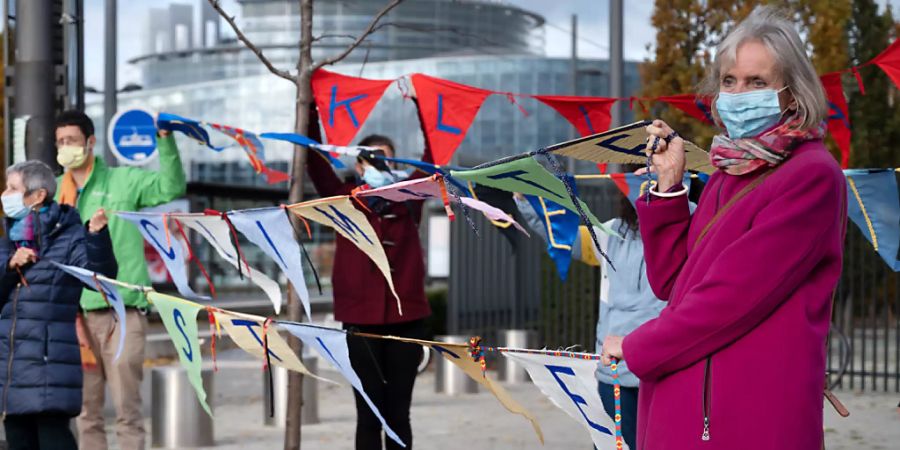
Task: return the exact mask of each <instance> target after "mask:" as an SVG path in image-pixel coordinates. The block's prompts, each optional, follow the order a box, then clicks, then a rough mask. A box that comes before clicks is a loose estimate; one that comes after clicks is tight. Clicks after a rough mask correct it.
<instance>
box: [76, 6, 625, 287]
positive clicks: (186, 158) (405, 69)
mask: <svg viewBox="0 0 900 450" xmlns="http://www.w3.org/2000/svg"><path fill="white" fill-rule="evenodd" d="M239 3H240V5H241V7H242V15H241V21H240V23H241V25H242V26H243V27H244V29H245V31H246V33H247V36H248V38H250V39H251V40H253V41H254V42H256V44H258V45H259V46H260V47H262V48H264V51H265V54H266V55H267V56H268V57H269V58H271V59H272V60H273V61H274V62H275V63H276V64H278V65H279V66H281V67H284V68H289V67H292V66H293V65H294V64H295V63H294V61H295V58H296V55H297V48H296V41H297V36H298V30H297V26H298V24H299V19H298V14H297V12H296V10H295V9H294V8H295V7H296V6H295V5H296V3H297V2H295V1H290V0H279V1H275V0H240V1H239ZM383 5H384V1H383V0H353V1H352V2H351V1H340V0H335V1H328V2H318V3H317V4H316V10H315V14H316V16H315V22H314V23H315V24H316V34H317V35H319V34H327V35H336V36H337V35H355V34H358V33H359V32H360V31H361V30H362V29H363V28H364V27H365V26H366V25H367V24H368V22H369V20H371V17H372V15H374V14H375V12H376V11H377V10H378V9H379V8H380V7H382V6H383ZM201 8H204V9H203V10H202V11H201V13H200V14H199V17H200V22H201V24H200V32H199V33H194V31H193V30H192V29H190V28H189V26H190V23H188V22H189V21H183V20H178V21H176V20H174V18H173V17H172V16H175V15H179V14H180V15H184V12H182V11H173V10H170V11H169V12H168V15H169V18H170V21H169V23H167V22H166V21H165V20H160V17H164V16H165V14H162V13H157V14H151V15H150V17H149V18H148V23H147V30H148V36H147V39H148V40H149V44H148V46H147V47H146V49H147V50H148V51H149V50H152V51H151V52H148V54H146V55H144V56H141V57H139V58H136V59H135V60H133V61H132V63H133V64H137V65H139V66H140V67H141V72H142V74H143V77H144V79H143V83H142V84H143V86H144V89H143V90H141V91H136V92H128V93H123V94H121V95H120V96H119V110H126V109H131V108H143V109H146V110H148V111H151V112H169V113H174V114H178V115H182V116H185V117H190V118H193V119H198V120H202V121H206V122H212V123H221V124H226V125H231V126H236V127H240V128H243V129H246V130H249V131H254V132H257V133H261V132H293V129H294V126H293V124H294V106H295V101H294V98H295V90H294V85H293V84H292V83H290V82H288V81H285V80H282V79H280V78H278V77H275V76H274V75H271V74H269V73H268V72H267V71H266V69H265V67H264V66H263V65H262V63H260V62H259V61H258V60H257V59H256V56H255V55H253V54H252V53H251V52H249V51H247V50H246V49H245V48H244V47H243V46H242V44H240V43H238V42H234V41H233V40H228V39H227V38H225V39H222V38H220V33H219V24H218V18H217V17H216V16H215V12H213V13H212V14H210V11H209V7H208V5H207V4H206V2H205V1H202V2H201ZM182 19H183V17H182ZM386 22H389V23H395V24H399V26H393V25H391V26H386V27H384V28H383V29H380V30H379V31H378V32H377V33H375V34H374V35H372V38H371V41H372V44H371V45H368V44H364V45H363V46H361V47H360V48H359V49H357V50H356V51H354V52H353V53H351V55H350V57H349V58H348V59H347V60H345V61H344V62H342V63H340V64H338V65H335V66H332V67H328V68H327V70H330V71H334V72H338V73H342V74H345V75H351V76H358V77H365V78H371V79H392V80H393V79H397V80H398V81H396V82H395V83H394V84H393V85H392V86H391V87H389V88H388V89H387V91H386V92H385V94H384V97H383V98H382V99H381V100H380V102H379V103H378V105H377V106H376V107H375V109H374V110H373V111H372V113H371V114H370V116H369V118H368V120H367V121H366V122H365V124H364V125H363V126H362V127H361V129H360V130H359V133H358V134H357V140H358V139H361V138H362V137H364V136H366V135H368V134H371V133H378V134H383V135H387V136H389V137H391V138H392V139H393V140H394V142H395V143H396V145H397V150H398V151H397V154H398V156H399V157H403V158H414V159H418V158H420V157H421V155H422V153H423V150H424V139H423V136H422V133H421V130H420V126H419V120H418V117H417V115H416V110H415V106H414V104H413V102H412V101H410V100H408V99H406V98H405V97H404V95H403V93H404V92H408V91H409V87H410V82H409V80H408V79H406V78H404V77H406V76H408V75H411V74H413V73H424V74H427V75H431V76H434V77H439V78H445V79H449V80H452V81H455V82H458V83H463V84H467V85H471V86H475V87H479V88H482V89H487V90H492V91H498V92H500V94H497V95H491V96H490V97H488V98H487V100H486V101H485V102H484V104H483V106H482V108H481V109H480V111H479V113H478V115H477V116H476V118H475V121H474V122H473V124H472V126H471V127H470V128H469V131H468V133H467V135H466V138H465V140H464V141H463V143H462V144H461V146H460V147H459V149H458V150H457V152H456V154H455V155H454V157H453V160H452V163H453V164H456V165H460V166H473V165H475V164H478V163H481V162H485V161H489V160H493V159H497V158H501V157H503V156H507V155H511V154H516V153H522V152H526V151H530V150H536V149H539V148H541V147H545V146H547V145H550V144H554V143H557V142H561V141H564V140H567V139H570V138H572V137H574V136H575V131H574V128H573V127H572V126H571V125H570V124H569V123H568V122H567V121H566V120H565V119H564V118H562V117H561V116H560V115H559V114H558V113H557V112H556V111H554V110H553V109H552V108H550V107H548V106H546V105H544V104H542V103H540V102H538V101H537V100H534V99H532V98H530V97H528V96H527V94H531V95H538V94H547V95H572V94H573V92H572V86H571V82H572V81H571V80H572V66H571V61H570V60H569V59H567V58H549V57H546V56H543V55H542V54H541V51H540V49H541V48H543V25H544V19H543V18H542V17H540V16H538V15H536V14H533V13H531V12H528V11H523V10H521V9H518V8H515V7H511V6H508V5H506V4H504V3H502V2H499V1H487V0H485V1H476V0H416V1H414V2H407V3H404V4H403V5H402V6H400V7H398V8H397V9H396V10H395V11H394V12H392V13H391V15H389V16H388V17H387V19H386ZM428 29H433V30H445V31H433V32H423V31H422V30H428ZM179 30H180V31H179ZM446 30H452V31H446ZM192 35H200V36H201V37H202V39H201V40H199V41H197V43H196V45H194V46H192V47H190V48H185V47H186V45H187V41H185V36H192ZM179 36H180V37H181V38H178V37H179ZM329 39H330V40H331V41H330V43H329ZM346 42H347V39H342V38H340V37H334V38H323V39H321V40H320V41H317V42H316V43H315V45H314V47H313V49H314V57H316V58H321V57H323V56H325V55H328V54H332V53H334V52H336V51H337V48H338V47H343V46H344V45H346ZM367 42H368V41H367ZM637 69H638V68H637V64H636V63H634V62H627V63H626V64H625V69H624V70H625V77H624V80H625V86H624V87H625V89H624V92H625V95H626V96H630V95H633V94H634V93H636V92H637V91H638V88H639V75H638V70H637ZM608 86H609V62H608V61H606V60H596V59H582V60H580V61H579V66H578V90H577V92H576V94H577V95H585V96H599V97H602V96H607V95H608V93H609V90H608ZM507 92H512V93H516V94H526V95H519V96H515V97H509V96H507V95H505V93H507ZM511 98H512V99H514V100H515V103H513V102H512V101H511V100H510V99H511ZM99 100H100V99H98V101H96V102H94V103H88V105H87V108H86V112H87V113H88V115H89V116H91V117H92V118H93V119H94V122H95V124H96V128H97V133H96V134H97V138H98V141H103V140H104V139H103V138H104V137H105V136H106V132H105V130H104V128H105V124H103V120H102V117H103V104H102V101H99ZM625 115H626V118H625V120H626V121H627V120H629V119H630V115H631V113H630V112H629V111H627V110H626V114H625ZM210 135H211V136H212V138H213V140H214V142H215V143H216V144H217V145H231V144H233V141H232V140H231V139H230V138H228V137H226V136H224V135H221V134H219V133H217V132H216V131H214V130H210ZM178 140H179V149H180V151H181V155H182V160H183V162H184V164H185V169H186V171H187V173H188V177H189V180H190V181H194V182H203V183H211V184H215V185H222V186H226V185H227V186H257V187H265V186H267V185H266V183H265V177H263V176H260V175H256V174H254V173H253V170H252V168H251V166H250V164H249V162H248V161H247V158H246V156H245V155H244V152H243V150H241V149H240V148H238V147H236V146H232V147H229V148H226V149H225V150H223V151H221V152H215V151H212V150H210V149H209V148H207V147H205V146H203V145H200V144H198V143H195V142H193V141H191V140H190V139H188V138H186V137H183V136H179V137H178ZM264 144H265V146H266V147H265V152H266V158H267V161H268V164H269V165H270V166H271V167H273V168H274V169H277V170H282V171H289V170H290V161H291V159H292V156H293V147H292V146H291V145H288V144H286V143H282V142H278V141H272V140H264ZM98 145H105V144H104V143H103V142H98ZM579 164H580V166H579V170H580V171H581V172H587V171H591V170H596V169H595V168H592V165H591V164H588V163H581V162H580V163H579ZM151 168H152V165H151ZM273 187H275V188H281V189H286V188H287V186H286V184H284V183H282V184H281V185H280V186H277V185H276V186H273ZM203 201H206V200H203ZM201 203H202V202H201ZM257 203H258V202H254V201H251V200H249V199H244V200H240V201H238V200H230V199H227V198H224V199H220V200H219V203H217V204H209V205H203V204H197V205H193V208H194V209H197V208H199V209H202V208H204V207H214V208H217V209H219V210H228V209H235V208H248V207H253V206H259V205H258V204H257ZM313 234H314V239H313V241H314V243H313V244H312V245H311V246H310V247H309V250H310V254H311V257H312V260H313V262H314V264H315V266H316V267H317V268H318V269H319V275H320V276H321V279H322V282H323V285H324V286H325V288H326V289H327V288H328V286H329V284H330V274H331V261H332V255H333V242H332V239H333V238H332V234H331V233H330V232H327V231H325V230H322V229H320V227H317V226H315V227H313ZM423 242H427V241H426V240H423ZM247 248H248V249H249V252H248V254H247V257H248V259H249V260H250V261H251V264H256V265H257V266H258V267H260V268H262V269H263V271H264V272H266V273H269V274H270V275H272V276H276V277H278V278H279V279H280V280H281V281H284V280H283V276H282V275H281V274H280V273H279V272H278V271H277V269H275V267H274V266H273V265H272V264H271V261H268V260H267V259H266V258H265V257H264V255H262V254H261V253H259V252H258V251H256V250H255V249H254V248H253V246H247ZM198 253H199V255H198V256H199V257H200V259H201V260H203V261H205V262H207V263H208V264H210V265H213V266H214V267H216V271H215V272H216V273H217V274H218V275H216V278H217V279H215V280H214V282H216V284H217V286H218V285H219V284H224V285H225V286H229V285H230V286H233V287H235V288H241V287H242V286H245V285H246V283H245V282H243V281H242V280H239V279H238V278H237V277H236V276H234V275H235V274H234V273H233V272H232V271H231V268H230V266H228V265H227V264H224V263H220V262H216V257H214V256H213V255H212V253H211V250H210V249H203V250H200V251H198ZM307 275H309V274H307ZM192 278H194V279H195V281H197V285H200V286H202V285H203V284H204V282H203V280H202V277H201V276H200V274H194V275H193V276H192ZM309 281H310V283H312V282H313V280H309Z"/></svg>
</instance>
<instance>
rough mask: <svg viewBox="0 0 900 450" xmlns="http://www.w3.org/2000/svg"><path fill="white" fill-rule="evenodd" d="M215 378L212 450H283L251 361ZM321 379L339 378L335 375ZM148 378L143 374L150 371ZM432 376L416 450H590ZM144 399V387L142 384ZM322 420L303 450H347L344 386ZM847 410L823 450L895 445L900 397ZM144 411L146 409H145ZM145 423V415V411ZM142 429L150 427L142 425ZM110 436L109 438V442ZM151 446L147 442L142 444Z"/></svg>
mask: <svg viewBox="0 0 900 450" xmlns="http://www.w3.org/2000/svg"><path fill="white" fill-rule="evenodd" d="M220 361H221V363H222V365H223V366H222V367H220V369H219V372H218V373H217V374H216V376H215V383H216V386H215V394H214V396H213V398H214V400H213V403H214V405H215V416H216V419H215V422H214V433H215V439H216V446H215V447H214V448H216V449H227V450H249V449H271V448H281V445H282V442H283V438H284V429H283V428H276V427H267V426H264V425H263V406H262V394H263V392H262V373H261V370H260V366H259V365H258V364H257V363H256V362H255V361H250V360H249V358H248V357H247V356H246V354H244V353H242V352H240V351H228V352H224V354H223V355H222V358H221V359H220ZM323 375H325V376H331V377H332V378H334V379H337V378H336V376H337V374H336V373H335V372H332V371H329V370H326V371H324V372H323ZM148 378H149V372H148ZM434 379H435V376H434V372H433V371H428V372H426V373H424V374H422V375H420V377H419V379H418V380H417V385H416V390H415V394H414V398H413V407H412V417H413V434H414V436H415V439H416V440H415V443H414V444H415V448H419V449H436V450H444V449H447V450H451V449H452V450H457V449H460V448H463V447H465V448H467V449H471V450H476V449H519V450H520V449H577V448H582V449H585V450H587V449H590V448H591V443H590V439H589V438H588V436H587V433H585V432H584V431H583V429H582V428H580V426H579V425H578V424H577V423H575V422H573V421H572V420H571V419H569V417H568V416H566V415H565V414H564V413H563V412H562V411H560V410H558V409H557V408H556V407H554V406H553V405H552V404H550V402H549V401H548V400H546V398H545V397H543V395H541V393H540V392H539V391H538V390H537V389H535V388H534V387H533V386H531V385H507V386H506V387H507V389H508V390H509V391H510V393H511V394H512V395H513V397H514V398H516V399H517V400H519V402H521V403H522V404H523V405H525V406H526V407H528V408H529V409H530V410H531V411H532V412H534V414H535V415H536V416H537V417H538V420H539V422H540V424H541V427H542V428H543V431H544V436H545V438H546V444H545V445H544V446H541V445H540V443H539V442H538V441H537V438H536V437H535V435H534V433H533V432H532V430H531V427H530V425H529V424H528V422H527V421H526V420H525V419H524V418H522V417H520V416H517V415H513V414H509V413H508V412H506V410H505V409H504V408H503V407H502V406H500V404H499V403H498V402H497V401H496V400H495V399H494V398H493V397H492V396H491V395H490V394H489V393H487V392H486V391H481V392H480V393H478V394H469V395H462V396H457V397H448V396H445V395H443V394H436V393H435V392H434ZM145 385H147V386H145V392H147V397H145V398H149V385H148V383H147V382H145ZM319 386H320V390H319V416H320V419H321V422H320V423H318V424H315V425H304V427H303V448H304V449H306V450H310V449H311V450H318V449H323V450H324V449H329V450H331V449H352V448H353V430H354V424H355V411H354V406H353V397H352V393H351V390H350V387H348V386H344V385H342V386H331V385H327V384H325V383H320V385H319ZM838 395H839V397H840V398H841V400H842V401H843V402H844V403H845V404H846V405H847V407H848V408H849V409H850V411H851V416H850V417H849V418H841V417H839V416H838V415H837V414H836V413H834V411H833V410H832V409H831V407H830V406H827V408H826V414H825V423H826V439H827V441H826V443H827V448H828V449H829V450H857V449H861V448H866V449H891V448H897V442H900V413H898V410H897V402H898V400H900V394H872V393H865V394H859V393H853V392H839V393H838ZM148 409H149V408H148ZM147 413H148V415H147V416H148V417H149V410H148V411H147ZM147 427H148V430H149V429H150V421H149V419H148V421H147ZM113 439H114V438H112V437H111V441H112V440H113ZM148 444H149V442H148Z"/></svg>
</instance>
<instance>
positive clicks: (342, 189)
mask: <svg viewBox="0 0 900 450" xmlns="http://www.w3.org/2000/svg"><path fill="white" fill-rule="evenodd" d="M359 145H360V146H367V147H375V148H378V149H379V150H380V151H383V152H384V155H385V156H388V157H393V156H394V144H393V142H391V140H390V139H389V138H387V137H385V136H379V135H370V136H367V137H366V138H364V139H363V140H362V141H360V142H359ZM429 159H430V155H429V153H428V151H427V150H426V153H425V157H424V158H423V160H426V161H427V160H429ZM307 170H308V172H309V176H310V178H311V179H312V182H313V185H315V187H316V191H318V193H319V195H321V196H322V197H330V196H335V195H348V194H350V192H351V191H352V190H353V189H355V188H356V187H358V186H360V185H362V184H368V185H369V186H371V187H373V188H377V187H381V186H384V185H387V184H390V183H393V182H396V181H401V180H400V179H396V178H395V175H394V174H392V173H391V172H390V167H389V166H388V165H386V164H385V162H384V160H381V159H378V158H374V157H372V156H371V154H364V155H363V156H361V157H360V158H358V159H357V163H356V174H357V177H356V179H355V180H351V181H348V182H342V181H341V180H340V179H339V178H338V176H337V175H336V174H335V173H334V170H333V169H332V168H331V165H330V163H329V162H328V161H327V160H326V159H325V157H324V156H322V155H321V154H319V153H318V152H310V156H309V161H308V164H307ZM424 176H427V174H425V173H423V172H415V173H414V174H413V175H412V176H410V177H409V178H421V177H424ZM363 201H366V202H367V206H368V209H369V210H368V211H367V210H365V209H363V208H361V207H360V206H359V205H357V209H359V210H360V211H361V212H362V213H363V214H365V215H366V218H367V219H368V220H369V224H371V225H372V229H374V230H375V233H376V234H377V235H378V238H379V240H380V241H381V245H382V247H384V251H385V253H386V254H387V259H388V262H389V263H390V267H391V277H392V278H393V280H394V286H395V288H396V290H397V295H398V296H399V297H400V302H401V303H402V305H403V315H402V316H401V315H400V313H399V311H398V309H397V303H396V300H395V299H394V296H393V294H391V290H390V288H389V287H388V284H387V280H385V278H384V276H383V275H382V273H381V272H380V271H379V270H378V268H377V267H376V266H375V263H373V262H372V260H371V259H369V257H368V256H366V254H365V253H363V252H362V251H361V250H359V249H358V248H357V247H356V246H355V245H353V243H352V242H350V241H348V240H346V239H345V238H343V237H341V236H340V235H336V236H335V240H336V250H335V256H334V271H333V273H332V291H333V293H334V317H335V319H337V320H339V321H341V322H343V324H344V329H347V330H354V331H360V332H365V333H375V334H381V335H392V336H401V337H408V338H417V339H422V338H424V337H425V322H424V319H425V318H426V317H428V316H430V315H431V309H430V308H429V306H428V301H427V300H426V299H425V262H424V258H423V255H422V246H421V243H420V242H419V222H420V221H421V219H422V203H423V202H422V201H407V202H389V201H386V200H383V199H380V198H366V199H364V200H363ZM348 346H349V350H350V361H351V363H352V364H353V368H354V369H355V370H356V373H357V374H358V375H359V378H360V380H361V381H362V385H363V389H364V390H365V391H366V393H367V394H368V395H369V397H370V398H371V399H372V401H373V402H374V403H375V405H376V406H377V407H378V410H379V411H380V412H381V414H382V415H383V416H384V419H385V421H387V423H388V424H389V425H390V426H391V428H393V429H394V431H396V432H397V434H398V435H399V436H400V438H401V439H402V440H403V442H405V443H406V445H407V449H410V448H412V428H411V426H410V420H409V406H410V403H411V401H412V390H413V384H414V383H415V380H416V374H417V370H416V369H417V367H418V364H419V361H420V360H421V357H422V347H421V346H419V345H414V344H407V343H403V342H398V341H392V340H383V339H364V338H360V337H353V336H351V337H350V338H348ZM354 395H355V396H356V417H357V420H356V448H357V450H368V449H379V450H380V449H382V448H387V449H395V448H400V447H399V445H397V443H395V442H394V441H392V440H391V439H385V440H384V441H385V444H384V447H382V438H381V422H379V421H378V418H377V417H375V415H374V414H373V413H372V412H371V410H369V407H368V405H366V403H365V400H363V399H362V397H360V395H359V394H358V393H356V392H355V391H354Z"/></svg>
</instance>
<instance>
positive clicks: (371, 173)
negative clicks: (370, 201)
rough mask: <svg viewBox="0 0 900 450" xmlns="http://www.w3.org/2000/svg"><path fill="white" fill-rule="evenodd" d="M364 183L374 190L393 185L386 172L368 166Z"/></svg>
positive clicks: (364, 175) (363, 177) (364, 174)
mask: <svg viewBox="0 0 900 450" xmlns="http://www.w3.org/2000/svg"><path fill="white" fill-rule="evenodd" d="M362 179H363V181H364V182H365V183H366V184H368V185H369V186H371V187H372V188H373V189H375V188H380V187H383V186H387V185H389V184H391V180H390V179H389V178H388V176H387V175H385V174H384V172H382V171H380V170H378V169H376V168H374V167H372V166H366V169H365V171H364V172H363V176H362Z"/></svg>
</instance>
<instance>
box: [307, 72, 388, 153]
mask: <svg viewBox="0 0 900 450" xmlns="http://www.w3.org/2000/svg"><path fill="white" fill-rule="evenodd" d="M393 82H394V81H393V80H367V79H365V78H356V77H348V76H346V75H341V74H337V73H334V72H328V71H326V70H322V69H319V70H317V71H315V73H313V75H312V83H311V84H312V91H313V97H314V98H315V100H316V108H317V109H318V110H319V115H320V116H321V118H322V120H321V122H322V127H323V128H325V137H326V138H327V140H328V143H329V144H332V145H350V142H351V141H353V138H354V137H356V133H357V132H358V131H359V129H360V128H361V127H362V125H363V124H364V123H365V122H366V119H367V118H368V117H369V113H371V112H372V109H373V108H375V104H376V103H378V100H380V99H381V96H382V95H384V90H385V89H387V87H388V86H390V84H391V83H393Z"/></svg>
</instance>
